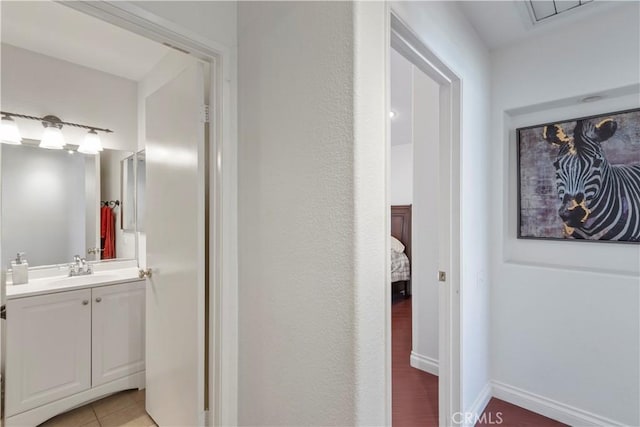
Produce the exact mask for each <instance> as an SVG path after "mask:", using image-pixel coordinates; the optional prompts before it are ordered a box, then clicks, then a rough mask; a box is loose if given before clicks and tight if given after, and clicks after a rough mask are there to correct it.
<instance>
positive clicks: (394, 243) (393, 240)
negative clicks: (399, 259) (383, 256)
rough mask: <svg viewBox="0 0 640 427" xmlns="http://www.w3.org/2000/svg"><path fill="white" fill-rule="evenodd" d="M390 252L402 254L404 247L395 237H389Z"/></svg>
mask: <svg viewBox="0 0 640 427" xmlns="http://www.w3.org/2000/svg"><path fill="white" fill-rule="evenodd" d="M391 250H393V251H396V252H404V245H403V244H402V242H401V241H400V240H398V239H396V238H395V237H393V236H391Z"/></svg>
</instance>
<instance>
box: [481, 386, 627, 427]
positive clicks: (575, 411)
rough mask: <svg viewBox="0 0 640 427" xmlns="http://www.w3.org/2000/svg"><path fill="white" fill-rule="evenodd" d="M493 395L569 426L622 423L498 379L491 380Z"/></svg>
mask: <svg viewBox="0 0 640 427" xmlns="http://www.w3.org/2000/svg"><path fill="white" fill-rule="evenodd" d="M491 389H492V394H493V397H495V398H497V399H500V400H504V401H505V402H509V403H512V404H514V405H517V406H520V407H522V408H525V409H528V410H530V411H532V412H535V413H537V414H540V415H544V416H545V417H548V418H552V419H554V420H557V421H560V422H561V423H565V424H569V425H571V426H580V427H592V426H593V427H599V426H608V427H617V426H624V425H625V424H624V423H621V422H619V421H614V420H612V419H610V418H606V417H602V416H600V415H596V414H593V413H591V412H588V411H585V410H582V409H579V408H575V407H573V406H569V405H566V404H564V403H562V402H558V401H556V400H552V399H549V398H546V397H544V396H540V395H537V394H534V393H530V392H528V391H526V390H522V389H520V388H517V387H513V386H510V385H508V384H504V383H501V382H499V381H491Z"/></svg>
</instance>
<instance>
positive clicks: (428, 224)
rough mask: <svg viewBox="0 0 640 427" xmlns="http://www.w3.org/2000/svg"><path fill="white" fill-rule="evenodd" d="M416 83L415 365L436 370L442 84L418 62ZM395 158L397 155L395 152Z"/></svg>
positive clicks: (413, 231)
mask: <svg viewBox="0 0 640 427" xmlns="http://www.w3.org/2000/svg"><path fill="white" fill-rule="evenodd" d="M411 80H412V87H413V102H412V112H413V132H412V133H413V151H414V158H413V162H414V167H413V168H412V172H413V176H412V177H411V179H412V181H414V183H415V185H414V186H413V208H412V222H413V224H412V225H413V226H412V233H413V235H412V239H411V244H412V249H411V250H412V263H411V270H412V271H411V283H412V285H411V287H412V292H413V298H412V308H413V310H412V315H413V324H412V333H413V334H412V351H411V365H412V366H414V367H417V368H420V369H423V370H426V371H427V372H430V373H432V374H436V375H437V374H438V359H439V354H438V327H439V318H438V305H439V297H438V292H439V288H440V286H442V285H440V283H439V282H438V281H437V279H436V278H437V272H438V257H439V253H438V252H439V246H438V230H439V222H438V211H439V208H438V198H439V191H438V190H439V186H438V181H439V174H440V172H439V169H440V168H439V167H438V163H439V162H438V159H439V158H440V157H439V156H440V155H439V143H440V139H439V133H440V129H439V128H440V105H439V104H440V85H439V84H438V83H436V82H435V81H434V80H433V79H431V78H429V77H428V76H427V75H426V74H425V73H423V72H422V71H420V70H419V69H418V68H416V67H415V66H413V67H412V78H411ZM391 158H392V160H393V155H392V157H391Z"/></svg>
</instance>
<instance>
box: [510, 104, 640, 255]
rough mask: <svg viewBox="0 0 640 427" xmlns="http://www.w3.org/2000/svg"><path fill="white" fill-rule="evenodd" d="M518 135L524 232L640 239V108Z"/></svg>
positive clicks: (541, 236)
mask: <svg viewBox="0 0 640 427" xmlns="http://www.w3.org/2000/svg"><path fill="white" fill-rule="evenodd" d="M516 137H517V178H518V184H517V185H518V194H517V199H518V200H517V202H518V221H517V237H518V239H536V240H556V241H558V240H559V241H584V242H609V243H611V242H614V243H632V244H638V243H640V108H634V109H630V110H623V111H615V112H610V113H604V114H597V115H592V116H586V117H579V118H573V119H563V120H559V121H554V122H549V123H544V124H538V125H533V126H527V127H521V128H518V129H516Z"/></svg>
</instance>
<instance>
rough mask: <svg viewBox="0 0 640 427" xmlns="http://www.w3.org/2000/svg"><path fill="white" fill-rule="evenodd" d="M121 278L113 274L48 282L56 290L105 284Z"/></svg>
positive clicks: (64, 278) (74, 277) (58, 279)
mask: <svg viewBox="0 0 640 427" xmlns="http://www.w3.org/2000/svg"><path fill="white" fill-rule="evenodd" d="M121 278H122V276H121V275H118V274H113V273H96V274H87V275H86V276H73V277H62V278H56V279H53V280H51V281H50V286H51V287H56V288H57V287H60V286H83V285H94V284H98V283H106V282H112V281H115V280H120V279H121Z"/></svg>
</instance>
